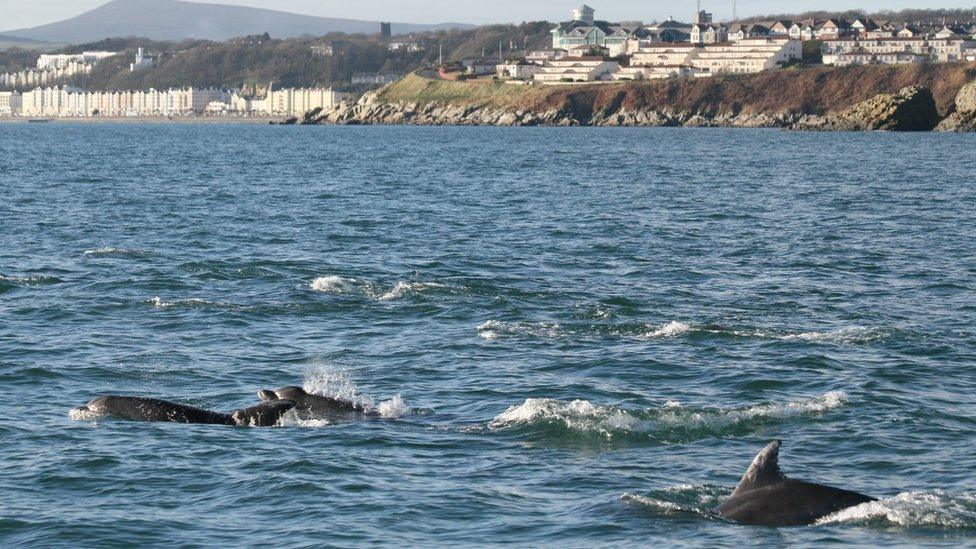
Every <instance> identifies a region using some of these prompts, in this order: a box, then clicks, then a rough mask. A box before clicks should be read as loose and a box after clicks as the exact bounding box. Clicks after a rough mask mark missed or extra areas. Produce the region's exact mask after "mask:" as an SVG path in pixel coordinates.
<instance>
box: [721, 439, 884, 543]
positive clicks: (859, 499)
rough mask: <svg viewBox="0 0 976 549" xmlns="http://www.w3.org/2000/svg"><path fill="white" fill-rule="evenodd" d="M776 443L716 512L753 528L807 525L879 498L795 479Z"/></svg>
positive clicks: (762, 453)
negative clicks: (788, 475)
mask: <svg viewBox="0 0 976 549" xmlns="http://www.w3.org/2000/svg"><path fill="white" fill-rule="evenodd" d="M781 445H782V442H780V441H778V440H777V441H775V442H772V443H770V444H769V446H766V448H765V449H764V450H763V451H762V452H760V453H759V455H758V456H756V459H755V460H754V461H753V462H752V466H751V467H749V470H748V471H746V474H745V476H743V477H742V481H740V482H739V485H738V486H737V487H736V489H735V491H734V492H732V495H731V496H729V499H727V500H725V503H723V504H722V505H720V506H718V507H716V508H715V509H713V510H712V513H714V514H716V515H718V516H721V517H723V518H726V519H728V520H731V521H734V522H738V523H740V524H748V525H753V526H804V525H809V524H813V523H815V522H816V521H817V520H819V519H821V518H823V517H826V516H829V515H832V514H834V513H836V512H838V511H842V510H844V509H847V508H848V507H854V506H855V505H860V504H862V503H867V502H869V501H877V500H876V499H875V498H872V497H869V496H865V495H863V494H858V493H857V492H851V491H848V490H841V489H839V488H831V487H829V486H822V485H820V484H812V483H809V482H803V481H800V480H792V479H788V478H786V476H785V475H784V474H783V473H782V472H781V471H780V470H779V448H780V446H781Z"/></svg>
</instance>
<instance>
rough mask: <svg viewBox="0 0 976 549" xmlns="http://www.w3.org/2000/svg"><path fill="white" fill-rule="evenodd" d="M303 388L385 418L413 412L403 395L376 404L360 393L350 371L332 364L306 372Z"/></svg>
mask: <svg viewBox="0 0 976 549" xmlns="http://www.w3.org/2000/svg"><path fill="white" fill-rule="evenodd" d="M302 388H303V389H305V390H306V391H307V392H309V393H310V394H315V395H321V396H325V397H330V398H335V399H339V400H344V401H346V402H352V403H353V404H355V405H357V406H361V407H362V408H363V409H365V410H367V411H368V412H373V413H376V414H377V415H379V417H382V418H384V419H397V418H400V417H403V416H405V415H408V414H410V413H411V412H412V409H411V408H410V406H409V405H408V404H407V402H406V400H404V399H403V397H402V396H401V395H396V396H394V397H393V398H391V399H389V400H385V401H383V402H380V403H379V405H374V404H373V398H372V397H370V396H369V395H363V394H359V389H358V387H356V384H355V382H353V380H352V376H350V375H349V372H348V371H346V370H343V369H338V368H334V367H331V366H323V367H320V368H317V369H315V370H314V371H312V372H309V373H308V374H306V375H305V378H304V380H303V381H302Z"/></svg>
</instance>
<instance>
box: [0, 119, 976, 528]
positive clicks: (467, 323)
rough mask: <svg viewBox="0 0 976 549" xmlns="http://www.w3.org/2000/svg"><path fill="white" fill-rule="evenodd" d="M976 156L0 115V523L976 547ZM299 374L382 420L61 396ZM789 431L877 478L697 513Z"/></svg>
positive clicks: (248, 384) (758, 142)
mask: <svg viewBox="0 0 976 549" xmlns="http://www.w3.org/2000/svg"><path fill="white" fill-rule="evenodd" d="M974 145H976V136H971V135H936V134H916V135H896V134H882V133H864V134H842V133H833V134H831V133H823V134H820V133H788V132H781V131H764V130H755V131H752V130H721V129H593V128H522V129H496V128H409V127H401V128H381V127H301V128H298V127H264V126H241V125H166V124H109V125H97V124H91V125H84V124H60V123H50V124H43V125H41V124H30V125H10V124H8V125H2V126H0V153H2V157H0V190H2V193H0V382H2V384H0V388H2V399H3V402H2V418H3V419H2V421H0V441H2V451H0V541H2V543H3V544H4V545H6V546H10V545H22V546H57V547H63V546H131V545H160V546H172V545H187V546H204V545H205V546H213V545H221V546H235V545H257V544H288V545H308V546H323V545H340V546H342V545H371V544H377V545H393V546H469V545H501V544H504V545H515V546H552V547H566V546H575V547H590V546H604V545H625V546H635V545H643V546H673V545H681V544H689V545H694V546H711V547H715V546H743V545H769V546H782V545H787V544H803V545H811V546H812V545H822V544H825V543H830V542H851V543H859V544H865V545H878V544H887V545H916V544H926V545H929V544H944V545H948V546H955V545H960V544H970V543H973V542H974V540H976V484H974V478H976V477H974V471H976V373H974V372H976V369H974V366H976V215H974V212H976V155H974V154H973V148H974ZM281 385H303V386H304V387H305V388H306V389H307V390H309V391H312V392H316V393H319V394H325V395H329V396H336V397H340V398H345V399H349V400H353V401H356V402H357V403H360V404H362V405H364V406H368V407H370V408H372V409H374V410H375V411H376V412H377V413H376V415H377V416H379V417H376V418H372V419H369V420H368V421H349V422H343V421H335V420H325V419H322V420H314V419H313V420H308V419H302V418H299V417H297V416H293V415H289V416H286V417H285V418H284V419H283V421H282V423H281V426H279V427H276V428H266V429H257V428H245V429H238V428H228V427H219V426H205V425H172V424H142V423H133V422H125V421H119V420H112V419H109V418H90V417H89V418H85V417H81V418H77V417H76V418H75V419H72V418H69V414H68V412H69V410H70V409H71V408H72V407H74V406H78V405H82V404H84V403H86V402H87V401H88V400H90V399H92V398H94V397H96V396H99V395H103V394H121V395H142V396H152V397H158V398H165V399H169V400H174V401H178V402H181V403H185V404H191V405H195V406H199V407H204V408H208V409H216V410H223V411H226V410H232V409H235V408H239V407H245V406H248V405H251V404H253V403H255V402H256V401H257V396H256V391H258V390H259V389H262V388H272V389H273V388H275V387H277V386H281ZM773 439H782V440H783V441H784V447H783V452H782V457H781V464H782V466H783V469H784V471H785V472H786V474H788V475H790V476H791V477H795V478H800V479H806V480H813V481H818V482H822V483H827V484H831V485H835V486H840V487H844V488H848V489H852V490H857V491H860V492H864V493H867V494H870V495H873V496H875V497H878V498H881V499H880V501H879V502H877V503H872V504H868V505H864V506H860V507H857V508H853V509H849V510H847V511H844V512H842V513H840V514H839V515H837V516H834V517H830V518H828V519H825V520H823V521H821V523H820V524H818V525H815V526H812V527H804V528H791V529H779V530H774V529H765V528H752V527H743V526H737V525H733V524H729V523H727V522H724V521H722V520H719V519H716V518H713V517H711V516H710V515H709V513H708V510H709V509H711V508H712V507H714V506H715V505H717V504H719V503H720V502H721V501H722V500H723V498H724V497H726V496H727V495H728V494H729V493H730V492H731V490H732V489H733V487H734V486H735V484H736V483H737V482H738V480H739V478H740V477H741V475H742V473H743V472H744V471H745V469H746V468H747V466H748V465H749V463H750V462H751V460H752V458H753V457H754V456H755V454H756V453H757V452H758V451H759V450H760V449H761V448H762V447H763V446H764V445H765V444H766V443H768V442H769V441H770V440H773Z"/></svg>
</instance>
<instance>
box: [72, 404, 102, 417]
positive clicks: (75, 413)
mask: <svg viewBox="0 0 976 549" xmlns="http://www.w3.org/2000/svg"><path fill="white" fill-rule="evenodd" d="M103 417H105V414H100V413H98V412H94V411H92V410H90V409H88V408H87V407H85V406H82V407H78V408H72V409H71V410H68V419H70V420H71V421H98V420H100V419H102V418H103Z"/></svg>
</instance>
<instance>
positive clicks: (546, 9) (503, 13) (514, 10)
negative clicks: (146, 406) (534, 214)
mask: <svg viewBox="0 0 976 549" xmlns="http://www.w3.org/2000/svg"><path fill="white" fill-rule="evenodd" d="M106 2H107V0H0V29H6V30H9V29H14V28H23V27H29V26H34V25H41V24H44V23H50V22H53V21H59V20H61V19H67V18H69V17H72V16H75V15H78V14H79V13H82V12H84V11H87V10H89V9H92V8H95V7H97V6H99V5H102V4H105V3H106ZM210 2H212V3H218V4H237V5H246V6H255V7H262V8H270V9H277V10H284V11H292V12H296V13H305V14H309V15H322V16H328V17H345V18H350V19H367V20H385V21H398V22H402V23H437V22H447V21H450V22H460V23H495V22H515V23H517V22H521V21H531V20H540V19H547V20H550V21H553V20H563V19H568V17H569V12H570V11H571V10H572V8H574V7H575V6H576V5H577V4H578V3H579V2H578V0H478V1H471V0H210ZM738 3H739V13H740V15H741V14H745V15H749V14H763V13H771V12H773V13H778V12H783V11H793V12H799V11H804V10H810V9H849V8H862V9H867V10H881V9H894V10H898V9H904V8H936V7H972V6H973V5H974V4H976V2H974V1H973V0H969V1H968V2H960V1H957V0H945V1H942V2H939V1H936V0H799V1H791V2H784V1H782V0H738ZM587 4H589V5H590V6H593V7H594V8H595V9H596V10H597V17H599V18H600V19H608V20H644V21H651V20H653V19H663V18H666V17H667V16H668V15H674V17H675V18H679V19H683V20H688V19H690V17H691V13H693V12H694V6H695V2H694V0H592V1H590V0H587ZM702 6H703V7H704V8H705V9H708V10H710V11H713V12H715V14H716V16H717V17H718V18H720V19H724V18H729V17H731V14H732V7H731V6H732V2H731V0H728V1H726V0H722V1H713V0H702Z"/></svg>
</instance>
